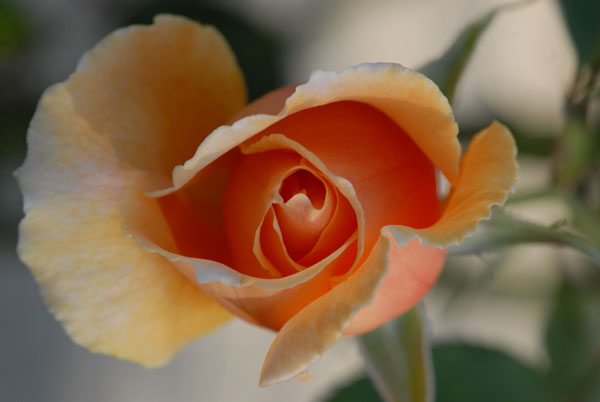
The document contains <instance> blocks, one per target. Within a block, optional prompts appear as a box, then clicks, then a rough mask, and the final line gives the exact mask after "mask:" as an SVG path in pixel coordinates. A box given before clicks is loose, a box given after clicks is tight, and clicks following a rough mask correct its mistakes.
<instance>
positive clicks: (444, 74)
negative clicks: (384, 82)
mask: <svg viewBox="0 0 600 402" xmlns="http://www.w3.org/2000/svg"><path fill="white" fill-rule="evenodd" d="M527 3H530V1H521V2H516V3H510V4H506V5H503V6H500V7H498V8H495V9H493V10H492V11H490V12H488V13H487V14H486V15H484V16H483V17H481V18H479V19H477V20H476V21H475V22H473V23H471V24H470V25H469V26H467V27H466V28H465V29H464V30H463V31H462V32H461V33H460V35H458V37H457V38H456V39H455V40H454V42H453V43H452V45H450V47H449V48H448V50H446V52H445V53H444V54H443V55H442V56H441V57H440V58H439V59H437V60H434V61H431V62H429V63H427V64H425V65H424V66H423V67H421V68H419V71H421V72H422V73H423V74H425V75H426V76H428V77H429V78H430V79H431V80H432V81H433V82H435V83H436V84H437V86H438V87H440V89H441V90H442V92H443V93H444V95H446V97H447V98H448V100H449V101H450V103H452V101H453V98H454V92H455V90H456V86H457V85H458V81H459V80H460V77H461V75H462V73H463V71H464V69H465V67H466V66H467V62H468V61H469V59H470V58H471V55H472V54H473V51H474V50H475V46H476V45H477V42H478V41H479V39H480V38H481V35H482V34H483V33H484V32H485V30H486V29H487V27H488V26H489V25H490V24H491V22H492V21H493V20H494V18H495V17H496V15H498V13H499V12H500V11H503V10H505V9H507V8H509V7H513V6H515V5H522V4H527Z"/></svg>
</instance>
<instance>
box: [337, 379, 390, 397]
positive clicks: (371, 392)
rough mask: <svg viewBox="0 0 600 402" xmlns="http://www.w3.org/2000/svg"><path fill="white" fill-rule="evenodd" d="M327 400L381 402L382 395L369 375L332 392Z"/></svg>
mask: <svg viewBox="0 0 600 402" xmlns="http://www.w3.org/2000/svg"><path fill="white" fill-rule="evenodd" d="M332 394H333V395H332V396H330V397H328V398H326V399H325V401H327V402H365V401H369V402H380V401H382V399H381V397H380V396H379V394H378V393H377V390H376V389H375V387H374V386H373V383H372V382H371V380H370V379H369V378H368V377H361V378H359V379H357V380H354V381H352V382H351V383H349V384H346V385H344V386H342V387H340V388H338V389H336V390H334V391H333V392H332Z"/></svg>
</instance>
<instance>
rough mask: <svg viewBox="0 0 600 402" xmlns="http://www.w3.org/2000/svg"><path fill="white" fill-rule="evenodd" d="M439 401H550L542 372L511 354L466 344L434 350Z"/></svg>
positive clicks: (446, 345) (437, 398)
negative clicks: (510, 355)
mask: <svg viewBox="0 0 600 402" xmlns="http://www.w3.org/2000/svg"><path fill="white" fill-rule="evenodd" d="M433 361H434V367H435V373H436V382H435V383H436V394H437V396H436V402H484V401H485V402H538V401H539V402H550V401H553V400H554V399H552V398H551V396H550V395H549V391H548V390H547V389H546V388H545V386H544V382H543V378H542V376H541V374H540V373H538V372H536V371H535V370H533V369H531V368H529V367H527V366H525V365H523V364H522V363H520V362H518V361H516V360H514V359H513V358H511V357H509V356H508V355H506V354H504V353H502V352H499V351H495V350H490V349H484V348H480V347H476V346H469V345H464V344H445V345H438V346H436V347H435V348H434V350H433Z"/></svg>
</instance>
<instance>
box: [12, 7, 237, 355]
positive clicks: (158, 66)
mask: <svg viewBox="0 0 600 402" xmlns="http://www.w3.org/2000/svg"><path fill="white" fill-rule="evenodd" d="M200 72H203V73H202V74H199V73H200ZM205 74H206V75H205ZM244 97H245V94H244V89H243V83H242V79H241V76H240V74H239V70H238V68H237V65H236V64H235V60H234V59H233V57H232V55H231V52H230V50H229V49H228V48H227V46H226V44H225V42H224V41H223V39H222V38H221V37H220V36H219V35H218V34H217V33H216V32H215V31H214V30H213V29H212V28H204V27H201V26H199V25H197V24H194V23H192V22H191V21H188V20H186V19H182V18H175V17H159V18H157V22H156V24H155V25H154V26H151V27H133V28H128V29H123V30H120V31H117V32H116V33H115V34H112V35H110V36H109V37H108V38H107V39H106V40H104V41H103V42H102V43H101V44H100V45H99V46H98V47H96V48H95V49H94V50H93V51H91V52H90V53H89V54H88V55H87V56H85V57H84V59H83V60H82V62H81V63H80V65H79V67H78V71H77V72H76V73H75V74H73V75H72V76H71V78H70V79H69V80H68V81H67V82H66V83H64V84H59V85H56V86H54V87H52V88H51V89H49V90H48V91H47V92H46V94H45V95H44V96H43V97H42V100H41V101H40V104H39V105H38V109H37V111H36V114H35V116H34V118H33V120H32V123H31V126H30V129H29V133H28V145H29V151H28V155H27V159H26V161H25V163H24V165H23V166H22V167H21V168H20V169H19V170H18V171H17V173H16V175H17V179H18V181H19V184H20V186H21V189H22V191H23V193H24V209H25V213H26V217H25V218H24V219H23V221H22V222H21V226H20V239H19V246H18V248H19V254H20V257H21V259H22V260H23V261H24V262H25V263H26V264H27V265H28V266H29V267H30V269H31V271H32V273H33V275H34V277H35V278H36V280H37V281H38V282H39V283H40V285H41V287H42V291H43V293H44V296H45V299H46V302H47V304H48V306H49V308H50V310H51V311H52V312H53V313H54V314H55V316H56V317H57V319H58V320H60V321H61V322H62V323H63V325H64V326H65V328H66V330H67V332H68V333H69V334H70V335H71V336H72V337H73V338H74V339H75V341H77V342H78V343H80V344H83V345H84V346H86V347H88V348H90V349H91V350H93V351H97V352H102V353H108V354H112V355H115V356H118V357H121V358H125V359H129V360H134V361H137V362H139V363H141V364H143V365H146V366H156V365H160V364H163V363H164V362H165V361H167V360H168V359H169V358H170V357H171V356H172V354H173V353H175V352H176V351H177V350H178V349H179V348H180V347H181V346H182V345H183V344H185V343H186V342H188V341H189V340H191V339H193V338H195V337H197V336H199V335H201V334H203V333H205V332H207V331H210V330H212V329H213V328H215V327H216V326H218V325H220V324H221V323H223V322H224V321H225V320H227V319H228V318H229V314H228V313H227V312H225V310H223V309H222V308H221V307H220V306H218V305H217V304H216V303H214V302H212V300H211V299H209V298H208V297H207V296H205V295H204V294H203V293H202V292H201V291H199V290H198V289H197V288H196V287H195V286H194V285H193V284H191V283H190V282H189V281H188V280H187V279H186V278H185V277H184V276H183V275H181V274H180V273H179V272H178V271H177V270H176V269H175V267H173V265H172V264H171V263H170V262H168V261H167V260H166V259H164V258H163V257H161V256H159V255H156V254H149V253H146V252H144V251H142V250H141V249H140V248H139V246H138V245H137V244H136V243H135V242H134V241H133V240H131V239H129V238H126V237H125V236H124V235H123V233H122V230H121V220H120V217H119V212H120V209H121V208H120V207H121V197H122V195H123V194H124V192H125V189H126V188H127V186H128V185H129V183H130V182H131V180H132V177H133V174H134V170H135V169H143V170H146V173H148V174H149V176H150V177H151V178H152V179H153V183H154V186H156V185H160V179H161V176H165V175H167V174H168V171H169V169H170V168H171V167H172V164H175V163H178V162H180V161H183V160H185V159H186V158H187V157H189V156H190V154H189V153H190V149H192V150H193V149H195V147H196V145H197V144H198V143H199V142H200V141H201V139H202V137H203V136H204V135H206V134H208V133H209V132H210V131H211V130H212V129H214V127H215V126H217V125H218V124H221V123H222V122H224V121H226V120H227V119H228V118H229V117H230V116H231V115H232V114H233V113H235V112H236V111H237V109H239V107H240V106H241V105H242V103H243V100H244ZM196 124H198V126H197V127H196V126H195V125H196ZM163 149H164V150H165V152H166V154H165V155H164V156H165V158H162V156H163V155H162V154H161V153H160V151H161V150H163ZM192 152H193V151H192ZM162 236H168V234H165V233H164V232H163V233H162ZM169 241H170V242H171V243H172V242H173V241H172V239H171V240H169Z"/></svg>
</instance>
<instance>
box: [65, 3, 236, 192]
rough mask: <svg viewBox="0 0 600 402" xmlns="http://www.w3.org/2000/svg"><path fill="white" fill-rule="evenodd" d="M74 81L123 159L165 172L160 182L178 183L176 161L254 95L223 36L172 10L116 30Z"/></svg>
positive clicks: (80, 99)
mask: <svg viewBox="0 0 600 402" xmlns="http://www.w3.org/2000/svg"><path fill="white" fill-rule="evenodd" d="M66 85H67V87H68V88H69V92H70V94H71V97H72V102H73V105H74V109H75V112H76V113H77V114H79V115H81V116H82V118H84V119H85V120H86V121H87V122H88V124H89V125H90V128H91V129H92V130H93V131H95V132H96V133H98V134H102V135H106V136H108V137H109V138H110V139H111V141H112V142H113V145H114V147H115V149H116V151H117V153H118V156H119V157H120V158H121V159H123V160H125V161H127V162H128V163H129V164H130V165H131V166H132V167H134V168H136V169H140V170H144V171H147V172H150V173H153V174H154V175H156V176H158V177H157V178H156V179H158V178H160V179H162V181H161V182H156V183H154V185H153V186H152V187H151V188H153V189H158V188H162V187H164V186H168V185H170V180H169V179H170V176H171V172H172V170H173V167H174V166H176V165H178V164H180V163H183V162H185V161H186V160H187V159H189V158H190V157H191V156H192V155H193V154H194V151H195V150H196V148H197V147H198V145H199V144H200V143H201V142H202V140H203V139H204V137H206V136H207V135H208V134H210V132H212V131H213V130H214V129H215V128H216V127H218V126H220V125H222V124H224V123H226V122H227V121H228V120H229V119H230V118H231V116H233V115H234V114H235V113H236V112H238V111H239V110H240V109H241V108H242V107H243V106H244V104H245V102H246V89H245V86H244V81H243V77H242V74H241V72H240V70H239V67H238V65H237V63H236V61H235V58H234V56H233V54H232V52H231V50H230V49H229V47H228V46H227V43H226V42H225V40H224V39H223V37H222V36H221V35H220V34H219V33H218V32H217V31H216V30H215V29H214V28H212V27H209V26H202V25H199V24H197V23H195V22H193V21H191V20H188V19H186V18H182V17H175V16H169V15H160V16H158V17H156V19H155V24H154V25H152V26H133V27H128V28H123V29H120V30H118V31H116V32H115V33H113V34H111V35H109V36H108V37H107V38H106V39H104V40H103V41H102V42H100V44H98V45H97V46H96V47H95V48H94V49H93V50H91V51H90V52H88V53H87V54H86V55H85V56H84V57H83V58H82V60H81V61H80V63H79V65H78V67H77V71H76V72H75V73H74V74H73V75H72V76H71V77H70V78H69V81H68V82H67V83H66Z"/></svg>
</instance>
